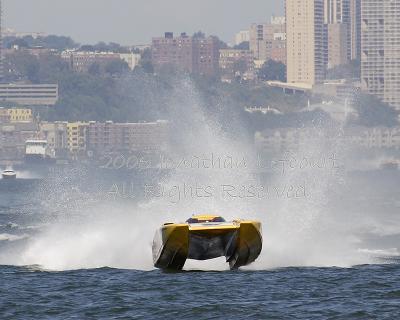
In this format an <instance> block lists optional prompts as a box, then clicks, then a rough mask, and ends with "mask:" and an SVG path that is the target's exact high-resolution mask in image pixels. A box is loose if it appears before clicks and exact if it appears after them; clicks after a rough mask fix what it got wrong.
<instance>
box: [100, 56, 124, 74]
mask: <svg viewBox="0 0 400 320" xmlns="http://www.w3.org/2000/svg"><path fill="white" fill-rule="evenodd" d="M104 70H105V72H107V73H109V74H110V75H112V76H115V75H121V74H123V73H124V72H127V71H128V70H129V66H128V64H127V63H126V62H125V61H123V60H121V59H114V60H112V61H110V62H109V63H107V64H106V65H105V67H104Z"/></svg>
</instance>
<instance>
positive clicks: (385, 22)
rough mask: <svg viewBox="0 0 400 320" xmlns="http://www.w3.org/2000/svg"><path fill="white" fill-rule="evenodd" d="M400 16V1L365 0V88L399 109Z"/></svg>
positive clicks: (363, 56) (363, 84)
mask: <svg viewBox="0 0 400 320" xmlns="http://www.w3.org/2000/svg"><path fill="white" fill-rule="evenodd" d="M399 16H400V0H363V1H362V6H361V20H362V25H361V37H362V41H361V43H362V47H361V80H362V88H363V90H364V91H365V92H367V93H369V94H372V95H375V96H376V97H378V98H379V99H381V100H382V101H384V102H386V103H388V104H389V105H391V106H393V107H395V108H397V109H399V110H400V53H399V45H400V19H399Z"/></svg>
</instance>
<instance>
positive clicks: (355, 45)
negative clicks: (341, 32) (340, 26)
mask: <svg viewBox="0 0 400 320" xmlns="http://www.w3.org/2000/svg"><path fill="white" fill-rule="evenodd" d="M350 20H351V26H350V34H351V48H350V50H351V55H350V59H351V60H360V59H361V0H350Z"/></svg>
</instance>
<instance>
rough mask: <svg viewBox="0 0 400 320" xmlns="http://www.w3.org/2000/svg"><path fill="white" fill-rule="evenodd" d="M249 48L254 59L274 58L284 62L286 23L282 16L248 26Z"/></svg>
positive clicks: (265, 59)
mask: <svg viewBox="0 0 400 320" xmlns="http://www.w3.org/2000/svg"><path fill="white" fill-rule="evenodd" d="M249 36H250V50H251V51H252V52H253V55H254V58H255V59H256V60H261V61H267V60H270V59H271V60H274V61H279V62H282V63H285V64H286V24H285V18H284V17H272V18H271V22H270V23H261V24H257V23H254V24H252V25H251V26H250V32H249Z"/></svg>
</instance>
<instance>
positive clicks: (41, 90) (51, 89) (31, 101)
mask: <svg viewBox="0 0 400 320" xmlns="http://www.w3.org/2000/svg"><path fill="white" fill-rule="evenodd" d="M57 100H58V85H57V84H17V83H13V84H0V101H10V102H16V103H18V104H20V105H25V106H32V105H43V106H50V105H54V104H56V102H57Z"/></svg>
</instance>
